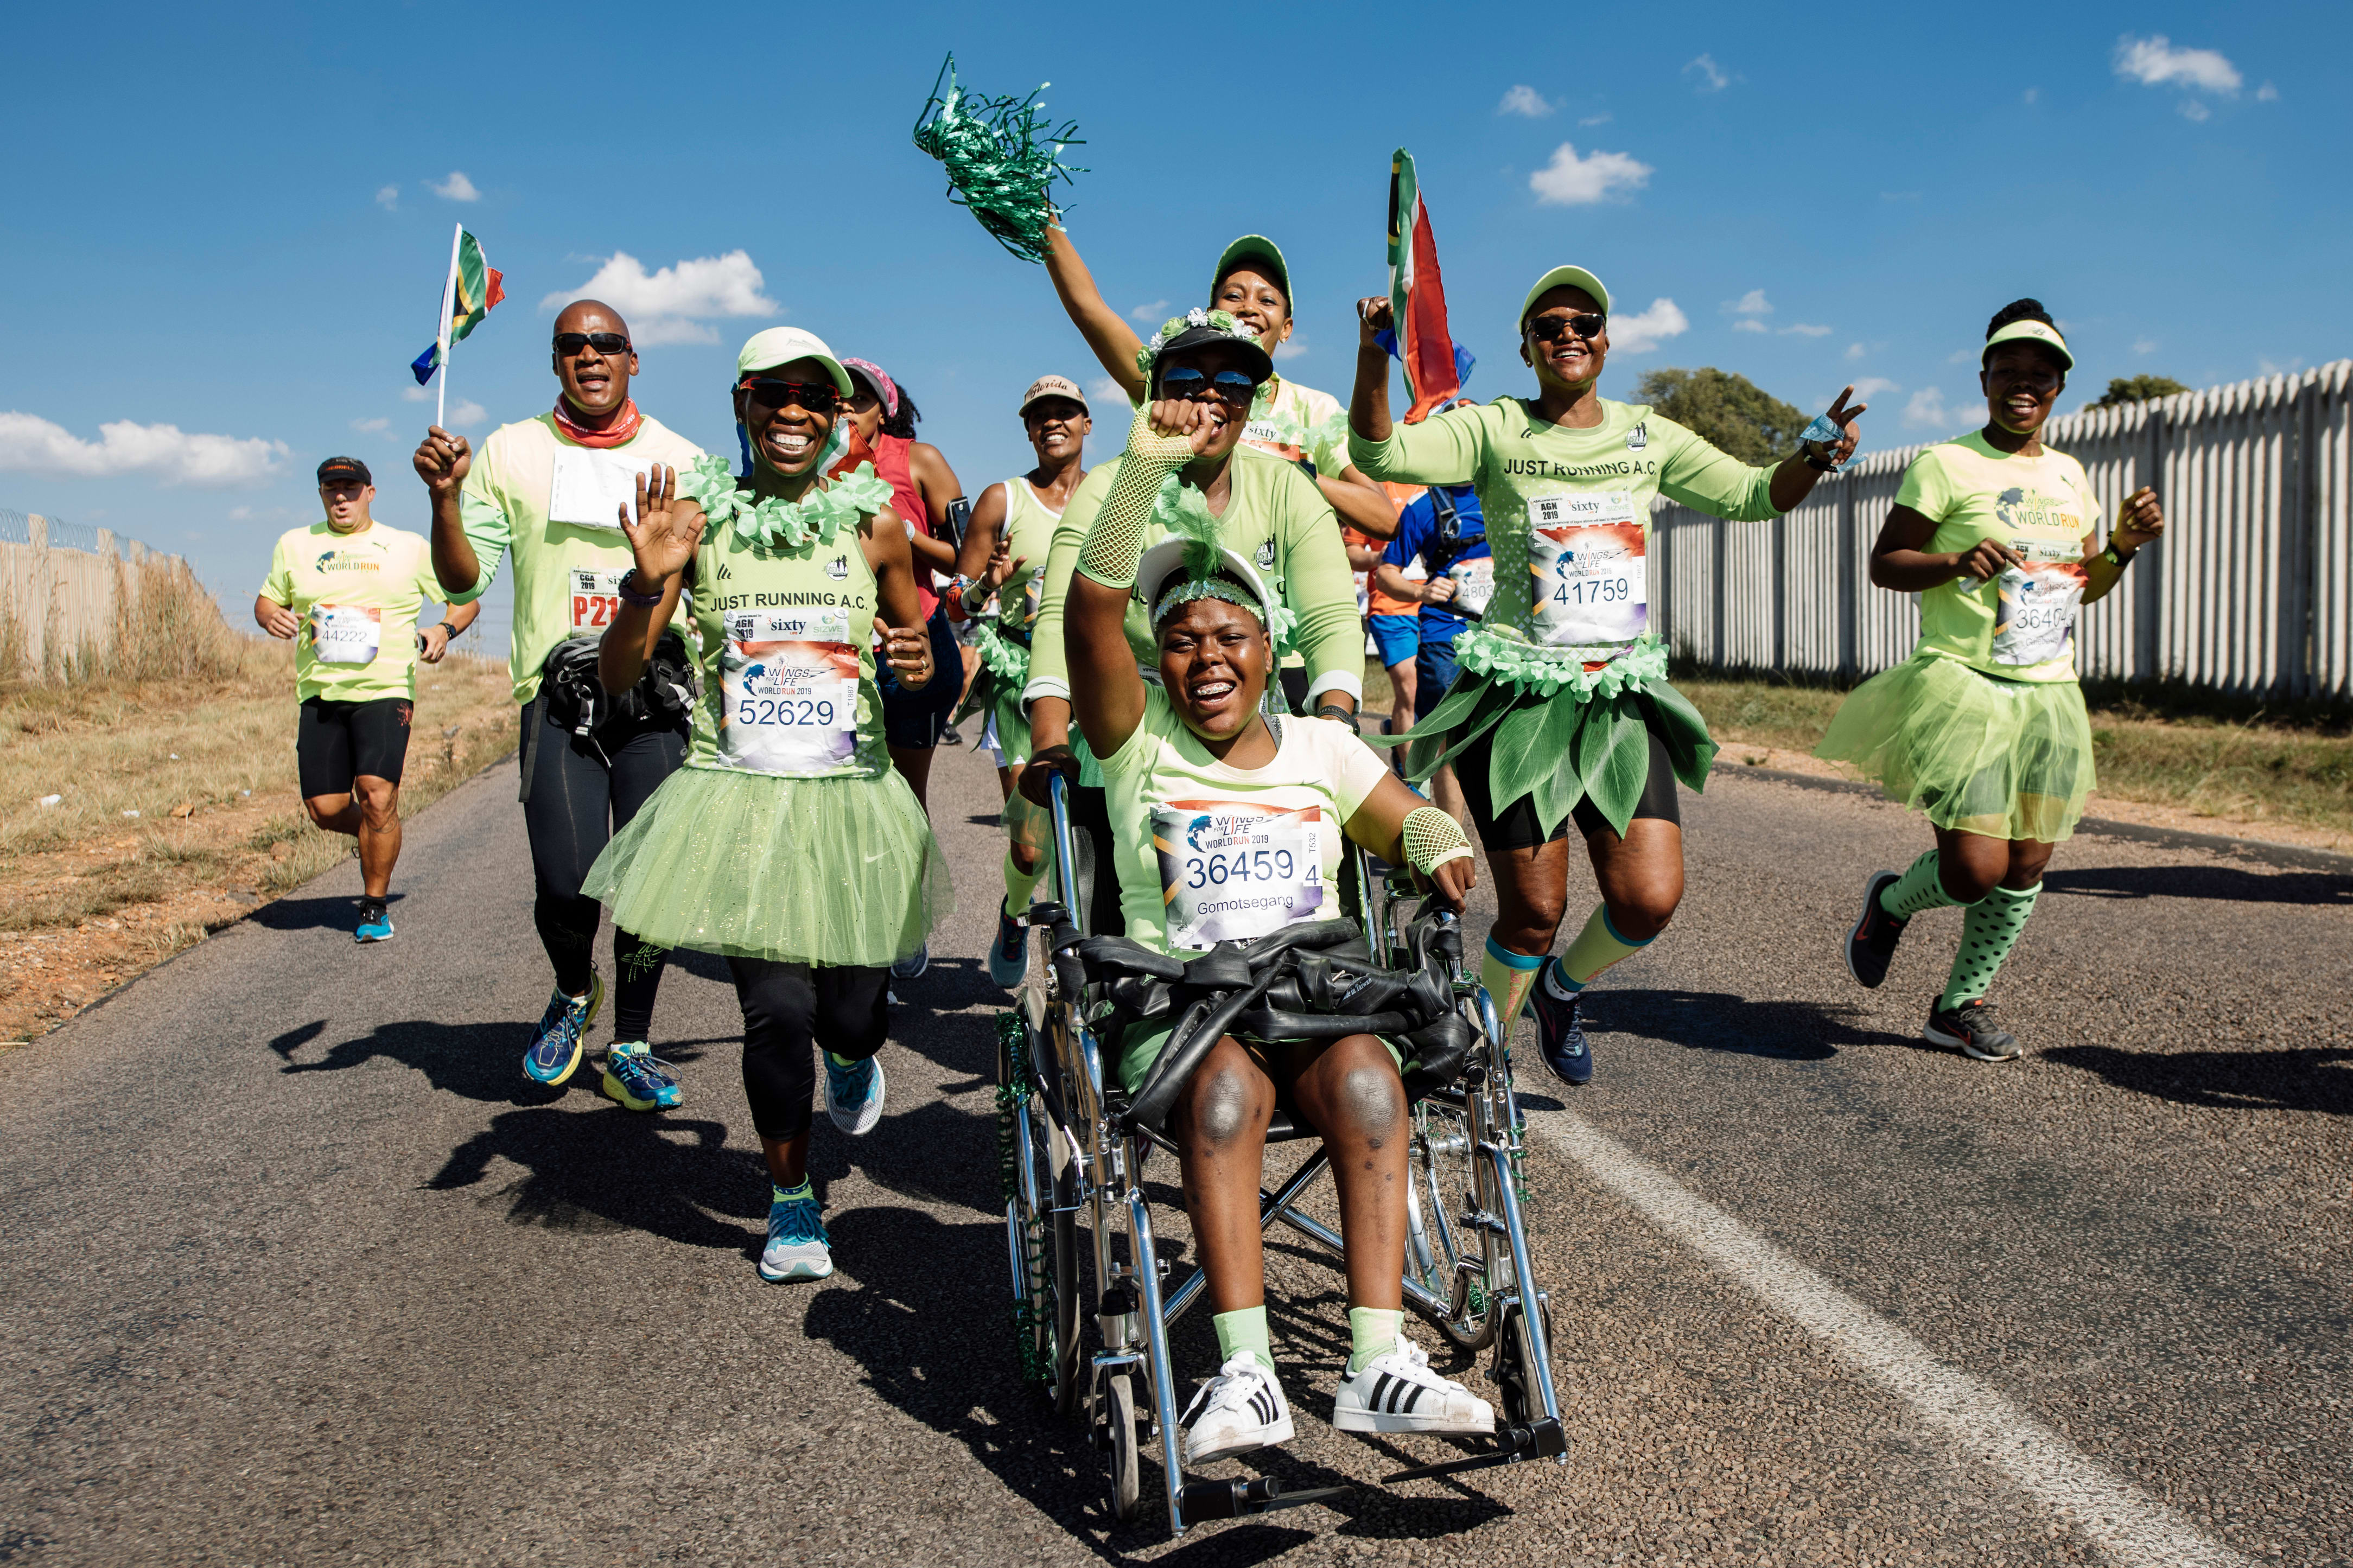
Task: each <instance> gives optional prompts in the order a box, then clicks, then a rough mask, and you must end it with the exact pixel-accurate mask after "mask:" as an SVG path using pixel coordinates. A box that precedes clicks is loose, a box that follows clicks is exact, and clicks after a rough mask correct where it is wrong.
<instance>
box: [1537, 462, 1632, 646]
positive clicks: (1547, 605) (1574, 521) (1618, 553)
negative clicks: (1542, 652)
mask: <svg viewBox="0 0 2353 1568" xmlns="http://www.w3.org/2000/svg"><path fill="white" fill-rule="evenodd" d="M1636 504H1637V503H1636V501H1635V499H1634V496H1633V495H1632V493H1631V492H1630V491H1627V490H1595V491H1591V492H1588V493H1583V494H1571V495H1558V496H1538V497H1536V498H1535V499H1534V500H1531V501H1529V502H1528V574H1529V576H1530V578H1531V581H1530V583H1529V584H1528V595H1529V602H1530V605H1531V607H1532V609H1533V610H1534V612H1535V614H1534V616H1533V617H1532V619H1533V621H1534V626H1533V628H1532V629H1533V630H1534V632H1535V640H1536V641H1538V642H1540V643H1543V644H1545V645H1546V647H1584V646H1588V645H1591V644H1595V643H1630V642H1632V641H1633V640H1634V639H1635V638H1637V637H1641V635H1642V634H1643V632H1644V631H1645V630H1647V629H1648V628H1649V624H1650V605H1649V602H1648V601H1649V595H1650V578H1649V574H1648V568H1647V563H1646V562H1645V560H1644V556H1643V551H1644V542H1643V538H1642V523H1641V519H1640V518H1639V517H1638V516H1637V515H1636V512H1635V507H1636Z"/></svg>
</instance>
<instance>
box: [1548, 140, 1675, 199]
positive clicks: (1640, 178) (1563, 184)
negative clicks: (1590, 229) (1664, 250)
mask: <svg viewBox="0 0 2353 1568" xmlns="http://www.w3.org/2000/svg"><path fill="white" fill-rule="evenodd" d="M1650 183H1651V165H1649V164H1648V163H1637V162H1635V161H1634V160H1633V159H1631V158H1630V157H1628V156H1627V155H1626V154H1625V153H1588V154H1586V155H1585V156H1584V157H1582V158H1580V157H1578V156H1577V149H1576V148H1575V147H1573V146H1571V145H1570V144H1569V143H1567V142H1562V143H1561V144H1560V145H1559V146H1558V147H1556V148H1555V149H1554V150H1553V154H1552V162H1551V163H1547V164H1546V165H1545V166H1544V167H1543V168H1541V169H1538V170H1537V171H1536V172H1535V174H1530V175H1529V176H1528V189H1530V190H1532V191H1534V192H1535V194H1536V200H1537V201H1539V202H1542V203H1544V204H1546V205H1548V206H1564V207H1573V206H1582V205H1586V204H1587V203H1589V202H1598V201H1599V200H1601V199H1602V198H1603V197H1605V196H1607V195H1609V193H1610V192H1612V191H1614V190H1620V189H1624V190H1629V191H1638V190H1641V188H1642V187H1643V186H1644V185H1647V184H1650Z"/></svg>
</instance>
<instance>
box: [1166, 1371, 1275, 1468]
mask: <svg viewBox="0 0 2353 1568" xmlns="http://www.w3.org/2000/svg"><path fill="white" fill-rule="evenodd" d="M1196 1412H1198V1415H1197V1414H1196ZM1185 1419H1186V1420H1187V1422H1189V1423H1191V1425H1190V1426H1189V1427H1188V1428H1187V1431H1186V1433H1185V1463H1186V1464H1187V1465H1188V1466H1199V1465H1206V1464H1209V1463H1211V1462H1213V1461H1215V1460H1218V1459H1230V1458H1233V1457H1234V1456H1235V1455H1236V1454H1247V1453H1249V1452H1250V1450H1251V1449H1253V1448H1264V1447H1271V1446H1272V1445H1274V1444H1277V1443H1288V1442H1290V1441H1291V1437H1292V1432H1291V1406H1290V1405H1287V1404H1285V1403H1284V1402H1283V1398H1282V1384H1280V1383H1277V1382H1276V1381H1275V1378H1274V1373H1271V1372H1269V1371H1267V1370H1266V1363H1264V1362H1261V1361H1260V1360H1259V1359H1258V1357H1256V1356H1255V1355H1252V1354H1251V1353H1250V1352H1248V1351H1237V1352H1234V1355H1233V1357H1232V1359H1231V1360H1229V1361H1228V1362H1227V1363H1226V1364H1225V1365H1223V1366H1221V1367H1219V1369H1218V1375H1217V1376H1215V1377H1213V1378H1211V1379H1210V1380H1209V1381H1208V1382H1207V1383H1205V1384H1202V1385H1201V1391H1200V1392H1199V1393H1198V1394H1195V1395H1193V1403H1192V1404H1191V1405H1189V1406H1187V1409H1186V1411H1185Z"/></svg>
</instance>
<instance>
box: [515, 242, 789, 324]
mask: <svg viewBox="0 0 2353 1568" xmlns="http://www.w3.org/2000/svg"><path fill="white" fill-rule="evenodd" d="M764 284H765V279H763V278H762V277H761V276H760V269H759V268H757V267H755V266H754V265H753V263H752V258H751V256H750V254H749V253H747V252H745V251H742V250H731V251H729V252H728V253H727V254H726V255H724V256H703V257H698V258H694V259H693V260H691V261H681V262H679V263H678V264H677V265H676V266H673V267H665V268H661V269H660V270H659V271H657V272H652V273H649V272H648V271H647V270H646V268H645V264H644V263H643V262H641V261H639V260H638V258H636V257H634V256H631V255H630V254H629V253H628V251H626V250H617V251H615V252H614V253H613V254H612V256H611V258H608V259H607V261H606V262H605V264H604V265H603V266H601V267H599V268H596V275H595V276H594V277H592V278H590V279H588V281H586V283H583V284H581V285H580V287H578V288H577V289H557V290H556V291H555V292H554V293H553V294H550V295H548V296H547V297H546V298H545V299H543V300H540V302H539V308H540V309H541V310H560V309H561V308H563V307H564V306H565V305H568V304H570V303H571V302H572V301H573V300H604V301H605V303H607V305H610V306H612V307H613V309H615V310H618V311H620V312H621V314H622V315H623V316H625V317H627V318H628V322H629V336H630V337H631V339H632V340H634V341H635V342H638V344H640V345H645V344H651V343H715V342H718V341H719V334H718V332H717V331H714V330H713V329H712V328H711V327H709V326H706V325H704V323H705V322H706V321H712V320H715V319H717V318H720V317H727V316H777V315H782V314H783V313H784V307H783V306H781V305H779V304H777V303H776V301H775V300H771V299H769V298H768V297H767V296H766V295H765V294H763V293H761V292H760V289H761V288H762V287H763V285H764Z"/></svg>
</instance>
